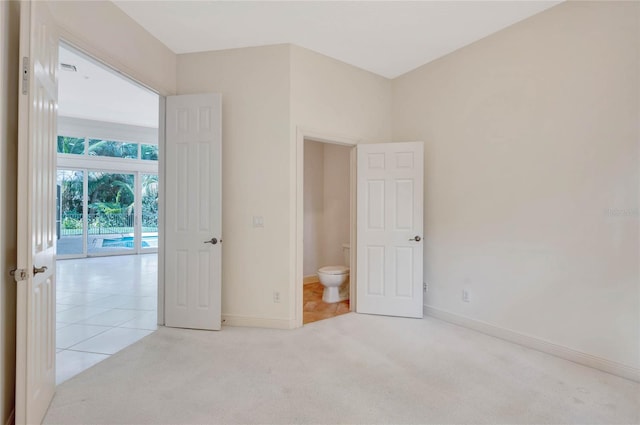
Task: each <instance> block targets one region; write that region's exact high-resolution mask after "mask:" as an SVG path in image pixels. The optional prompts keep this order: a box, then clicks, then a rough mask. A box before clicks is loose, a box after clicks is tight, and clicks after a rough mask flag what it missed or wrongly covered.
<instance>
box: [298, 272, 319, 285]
mask: <svg viewBox="0 0 640 425" xmlns="http://www.w3.org/2000/svg"><path fill="white" fill-rule="evenodd" d="M318 282H320V279H318V275H317V274H312V275H309V276H305V277H304V278H303V279H302V283H303V284H305V285H307V284H309V283H318Z"/></svg>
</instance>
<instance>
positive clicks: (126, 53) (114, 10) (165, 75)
mask: <svg viewBox="0 0 640 425" xmlns="http://www.w3.org/2000/svg"><path fill="white" fill-rule="evenodd" d="M48 3H49V5H50V8H51V11H52V13H53V16H54V18H55V19H56V21H57V23H58V25H59V27H60V29H61V36H62V37H63V39H64V40H66V41H67V42H69V43H71V44H73V45H74V46H76V47H78V48H80V49H82V50H84V51H85V52H86V53H88V54H90V55H92V56H94V57H95V58H98V59H100V60H101V61H104V62H106V63H107V64H109V65H110V66H112V67H114V68H116V69H118V70H119V71H122V72H124V73H125V74H127V75H129V76H130V77H132V78H133V79H135V80H137V81H139V82H141V83H143V84H145V85H147V86H149V87H150V88H152V89H154V90H156V91H158V92H159V93H160V94H161V95H171V94H175V91H176V55H175V54H174V53H173V52H172V51H171V50H169V49H168V48H167V47H166V46H165V45H164V44H162V43H161V42H160V41H158V40H157V39H156V38H154V37H153V36H152V35H151V34H149V33H148V32H147V31H146V30H145V29H144V28H142V27H141V26H140V25H138V24H137V23H136V22H135V21H134V20H133V19H131V18H130V17H129V16H128V15H127V14H126V13H124V12H123V11H122V10H120V9H119V8H118V7H117V6H116V5H114V4H113V3H112V2H110V1H102V0H96V1H85V0H72V1H49V2H48Z"/></svg>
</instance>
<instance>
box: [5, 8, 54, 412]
mask: <svg viewBox="0 0 640 425" xmlns="http://www.w3.org/2000/svg"><path fill="white" fill-rule="evenodd" d="M20 56H21V60H22V61H23V62H22V63H23V65H25V67H24V69H23V72H22V75H21V81H20V82H19V86H20V90H21V95H20V100H19V108H20V112H19V114H20V116H19V142H18V229H17V230H18V259H17V260H18V270H17V271H16V280H17V281H18V282H17V285H18V304H17V318H16V319H17V334H16V348H17V352H16V411H15V412H16V423H18V424H23V423H30V424H31V423H40V422H42V419H43V417H44V415H45V413H46V411H47V408H48V407H49V403H50V402H51V399H52V398H53V393H54V391H55V383H56V381H55V355H56V352H55V346H56V345H55V308H56V302H55V301H56V291H55V276H56V270H55V243H56V233H55V232H56V231H55V210H56V209H55V199H56V193H55V187H56V162H55V158H56V157H55V155H56V151H55V150H56V136H57V134H56V115H57V103H58V75H57V70H58V34H57V31H56V26H55V23H54V22H53V19H52V17H51V15H50V14H49V10H48V6H47V3H46V2H39V1H34V2H22V4H21V9H20Z"/></svg>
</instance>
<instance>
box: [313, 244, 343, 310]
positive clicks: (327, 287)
mask: <svg viewBox="0 0 640 425" xmlns="http://www.w3.org/2000/svg"><path fill="white" fill-rule="evenodd" d="M349 248H350V247H349V244H343V245H342V252H343V254H344V263H345V264H346V266H325V267H322V268H320V270H318V278H319V279H320V283H322V285H323V286H324V292H323V293H322V301H324V302H326V303H337V302H339V301H343V300H346V299H347V298H349V291H346V290H343V291H340V287H341V286H342V285H343V284H344V283H345V282H347V280H348V279H349V261H350V253H349V252H350V249H349Z"/></svg>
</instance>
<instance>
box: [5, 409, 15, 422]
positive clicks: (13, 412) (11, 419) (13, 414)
mask: <svg viewBox="0 0 640 425" xmlns="http://www.w3.org/2000/svg"><path fill="white" fill-rule="evenodd" d="M15 423H16V409H12V410H11V414H9V417H8V418H7V422H5V425H14V424H15Z"/></svg>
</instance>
